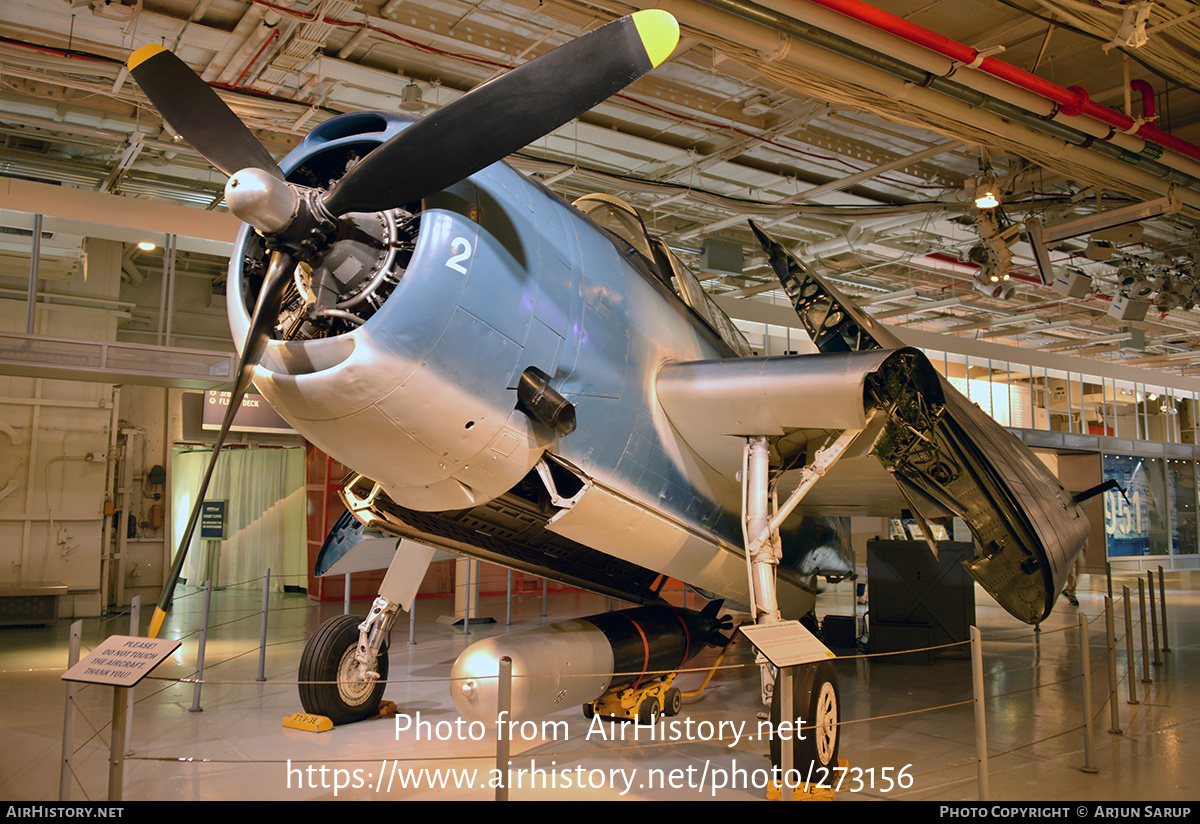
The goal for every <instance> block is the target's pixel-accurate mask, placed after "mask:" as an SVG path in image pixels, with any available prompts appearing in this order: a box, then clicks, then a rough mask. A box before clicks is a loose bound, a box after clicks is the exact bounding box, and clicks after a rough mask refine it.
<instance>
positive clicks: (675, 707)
mask: <svg viewBox="0 0 1200 824" xmlns="http://www.w3.org/2000/svg"><path fill="white" fill-rule="evenodd" d="M682 709H683V693H682V692H680V691H679V690H678V689H677V688H675V687H671V688H670V689H668V690H667V692H666V695H664V696H663V715H665V716H667V717H668V718H674V717H675V716H677V715H679V713H680V711H681V710H682Z"/></svg>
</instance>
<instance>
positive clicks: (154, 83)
mask: <svg viewBox="0 0 1200 824" xmlns="http://www.w3.org/2000/svg"><path fill="white" fill-rule="evenodd" d="M126 65H127V66H128V67H129V73H130V74H132V75H133V79H134V80H136V81H137V84H138V86H140V87H141V89H142V91H143V92H145V93H146V97H148V98H150V102H151V103H153V104H154V108H156V109H158V113H159V114H161V115H162V116H163V119H165V120H166V121H167V122H168V123H170V124H171V128H172V129H174V130H175V131H177V132H179V134H180V135H182V136H183V138H184V140H186V141H187V142H188V143H191V144H192V148H194V149H195V150H196V151H198V152H199V153H200V154H202V155H203V156H204V159H205V160H207V161H208V162H209V163H211V164H212V165H213V166H215V167H217V168H218V169H220V170H221V171H222V172H224V173H225V174H226V175H230V176H232V175H233V173H234V172H237V171H238V170H239V169H247V168H255V169H263V170H264V171H267V172H270V173H271V174H272V175H274V176H275V177H278V178H281V179H282V178H283V172H281V171H279V165H278V164H277V163H276V162H275V159H274V158H273V157H271V153H270V152H268V151H267V150H266V149H265V148H264V147H263V145H262V144H261V143H259V142H258V138H256V137H255V136H254V134H253V133H252V132H251V131H250V130H249V129H248V128H246V124H245V123H243V122H242V121H241V120H239V119H238V116H237V115H235V114H234V113H233V112H232V111H231V110H230V108H229V107H228V106H226V105H225V101H224V100H222V99H221V98H220V97H218V96H217V93H216V92H214V91H213V90H212V88H211V87H210V86H209V85H208V84H207V83H205V82H204V81H203V80H201V79H200V78H199V76H197V75H196V73H195V72H193V71H192V70H191V69H190V68H188V66H187V64H186V63H184V62H183V61H182V60H180V59H179V58H178V57H176V56H175V55H174V54H172V53H171V52H169V51H167V50H166V49H164V48H163V47H162V46H155V45H150V46H142V47H141V48H140V49H138V50H137V51H135V52H134V53H133V54H131V55H130V56H129V60H128V61H127V62H126Z"/></svg>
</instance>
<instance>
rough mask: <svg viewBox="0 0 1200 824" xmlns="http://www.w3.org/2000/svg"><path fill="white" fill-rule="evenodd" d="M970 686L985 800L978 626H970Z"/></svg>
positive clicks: (984, 735)
mask: <svg viewBox="0 0 1200 824" xmlns="http://www.w3.org/2000/svg"><path fill="white" fill-rule="evenodd" d="M971 688H972V691H973V692H974V693H975V753H976V755H978V756H979V800H980V801H987V800H989V799H990V797H991V795H990V793H989V792H988V762H987V713H986V712H985V710H984V704H983V701H984V697H985V696H984V694H983V636H982V635H981V634H980V633H979V627H971Z"/></svg>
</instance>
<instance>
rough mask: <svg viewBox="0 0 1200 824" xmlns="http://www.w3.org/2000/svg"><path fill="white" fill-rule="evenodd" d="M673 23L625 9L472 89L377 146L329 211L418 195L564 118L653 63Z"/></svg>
mask: <svg viewBox="0 0 1200 824" xmlns="http://www.w3.org/2000/svg"><path fill="white" fill-rule="evenodd" d="M678 42H679V24H678V23H676V21H675V18H674V17H672V16H671V15H670V14H668V13H667V12H665V11H660V10H657V9H651V10H647V11H639V12H635V13H634V14H632V15H629V16H628V17H622V18H621V19H620V20H615V21H613V22H612V23H609V24H607V25H605V26H601V27H600V28H598V29H595V30H594V31H591V32H588V33H587V34H585V35H583V36H582V37H578V38H576V39H575V40H573V41H571V42H570V43H567V44H565V45H563V46H560V47H559V48H557V49H555V50H553V51H551V52H548V53H547V54H544V55H542V56H541V57H539V58H537V59H536V60H533V61H531V62H529V63H526V64H524V65H523V66H521V67H519V68H517V69H514V70H513V71H511V72H509V73H508V74H505V75H502V76H500V77H498V78H496V79H495V80H492V81H491V82H489V83H485V84H484V85H482V86H480V87H478V88H476V89H474V90H472V91H471V92H470V93H468V94H466V95H463V96H462V97H460V98H458V99H457V100H455V101H454V102H453V103H450V104H448V105H446V106H444V107H442V108H441V109H439V110H438V111H436V112H434V113H432V114H430V115H428V116H426V117H425V118H423V119H421V120H419V121H417V122H416V123H414V124H413V125H411V126H409V127H408V128H407V129H405V130H404V131H402V132H401V133H400V134H398V135H396V136H395V137H393V138H392V139H391V140H389V141H388V142H387V143H384V144H383V145H382V146H380V147H378V148H377V149H375V150H374V151H373V152H371V153H370V154H369V155H367V156H366V157H365V158H363V159H362V160H361V161H360V162H359V163H358V165H356V166H354V167H353V168H352V169H351V170H350V171H349V172H347V173H346V175H345V176H344V177H342V179H341V180H339V181H338V182H337V183H336V184H334V186H333V188H332V189H330V191H329V193H328V194H327V195H326V196H325V198H324V203H325V206H326V208H328V209H329V211H330V212H332V213H333V214H335V215H341V214H345V213H347V212H376V211H382V210H384V209H391V208H394V207H396V206H402V205H404V204H405V203H411V202H412V201H415V200H420V199H421V198H423V197H425V196H426V195H429V194H433V193H434V192H437V191H439V190H441V189H444V188H446V187H447V186H449V185H451V184H453V183H457V182H458V181H460V180H462V179H464V178H466V177H469V176H470V175H472V174H474V173H475V172H477V171H479V170H480V169H483V168H486V167H488V166H490V165H492V164H493V163H495V162H497V161H499V160H503V159H504V158H506V157H508V156H509V155H510V154H512V153H513V152H515V151H517V150H518V149H520V148H522V147H524V146H527V145H528V144H530V143H532V142H533V141H535V140H537V139H538V138H540V137H542V136H544V135H546V134H549V133H550V132H552V131H554V130H555V129H557V128H558V127H559V126H562V125H563V124H564V123H569V122H570V121H571V120H573V119H575V118H576V117H579V116H580V115H581V114H583V113H584V112H586V111H588V110H589V109H591V108H593V107H594V106H596V105H597V104H599V103H601V102H603V101H604V100H605V99H606V98H608V97H610V96H612V95H614V94H616V93H617V92H619V91H620V90H621V89H623V88H625V87H626V86H628V85H629V84H630V83H632V82H633V81H634V80H637V79H638V78H639V77H641V76H642V75H644V74H645V73H646V72H648V71H650V70H651V69H653V68H654V67H655V66H658V65H659V64H660V63H662V62H663V61H664V60H666V59H667V57H669V56H670V54H671V52H672V51H673V50H674V48H675V44H676V43H678Z"/></svg>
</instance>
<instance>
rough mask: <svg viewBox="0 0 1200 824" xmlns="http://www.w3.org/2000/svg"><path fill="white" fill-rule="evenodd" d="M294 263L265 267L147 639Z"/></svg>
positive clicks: (167, 598) (279, 258)
mask: <svg viewBox="0 0 1200 824" xmlns="http://www.w3.org/2000/svg"><path fill="white" fill-rule="evenodd" d="M295 265H296V262H295V260H293V259H292V257H291V256H290V255H285V254H283V253H282V252H275V253H274V254H273V255H272V256H271V264H270V266H268V267H267V276H266V278H265V279H264V281H263V286H262V289H261V290H260V291H259V293H258V302H257V305H256V306H255V307H254V317H253V319H252V320H251V321H250V331H249V332H248V333H247V335H246V345H245V347H244V348H243V349H242V360H241V362H240V363H239V364H238V375H237V381H236V382H235V383H234V385H233V393H232V394H231V395H230V396H229V406H228V407H226V409H225V419H224V420H223V421H221V431H220V432H218V433H217V441H216V443H215V444H214V445H213V451H212V456H211V457H210V458H209V459H208V467H207V468H205V470H204V479H203V480H201V481H200V491H199V493H197V495H196V502H195V503H194V504H192V512H191V515H189V516H188V522H187V527H185V528H184V530H183V538H182V539H180V541H179V548H178V549H177V550H176V551H175V560H174V561H173V562H172V563H171V574H170V575H169V576H168V578H167V584H166V586H165V587H164V589H163V592H162V596H161V597H160V598H159V599H158V605H157V606H156V607H155V608H154V616H153V617H152V618H151V619H150V630H149V632H148V633H147V636H148V637H150V638H157V637H158V632H159V630H160V629H162V623H163V619H164V618H166V617H167V607H168V606H169V605H170V603H171V598H172V596H173V595H174V593H175V585H176V584H177V583H179V577H180V575H181V574H182V573H183V563H184V561H186V560H187V551H188V545H189V544H190V543H191V542H192V534H193V533H194V532H195V531H196V523H197V522H198V521H199V520H200V509H201V507H202V505H203V503H204V495H205V493H206V492H207V491H208V483H209V481H211V480H212V474H213V469H215V468H216V466H217V456H218V455H219V454H221V447H222V446H224V445H225V437H226V436H227V435H228V434H229V427H230V426H231V425H232V424H233V418H234V416H235V415H237V411H238V409H240V408H241V406H242V398H243V397H244V396H245V394H246V390H248V389H249V388H250V381H251V378H252V377H253V376H254V366H255V364H257V363H258V361H259V359H260V358H261V357H262V354H263V351H264V350H265V349H266V348H267V342H268V341H269V340H270V339H271V327H272V326H274V325H275V323H276V321H277V320H278V318H279V310H280V307H281V306H282V304H283V293H284V290H285V288H286V287H287V285H288V283H289V282H290V281H291V279H292V270H293V268H294V267H295Z"/></svg>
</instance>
